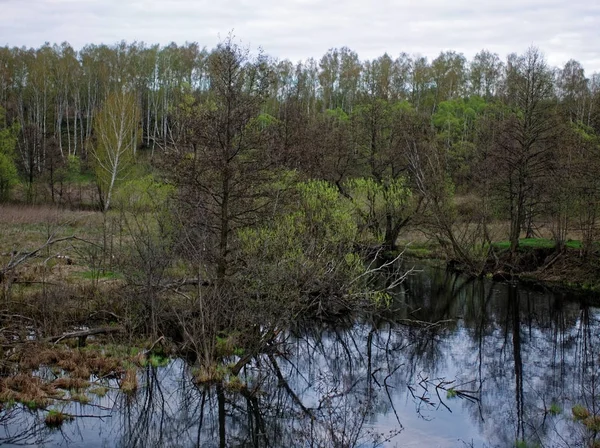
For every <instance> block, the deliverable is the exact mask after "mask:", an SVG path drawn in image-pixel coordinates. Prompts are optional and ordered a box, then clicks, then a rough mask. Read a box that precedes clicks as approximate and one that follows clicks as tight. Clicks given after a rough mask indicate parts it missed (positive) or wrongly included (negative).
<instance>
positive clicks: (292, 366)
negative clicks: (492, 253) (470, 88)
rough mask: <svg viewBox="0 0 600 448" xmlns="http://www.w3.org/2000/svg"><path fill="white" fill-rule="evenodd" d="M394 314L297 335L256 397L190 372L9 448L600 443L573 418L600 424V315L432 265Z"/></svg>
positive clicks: (153, 378)
mask: <svg viewBox="0 0 600 448" xmlns="http://www.w3.org/2000/svg"><path fill="white" fill-rule="evenodd" d="M393 307H394V311H393V312H389V313H387V315H386V316H377V317H373V316H371V317H365V316H363V317H361V318H358V319H352V320H351V319H349V320H347V321H346V322H343V323H339V324H336V326H332V325H326V324H322V323H319V324H314V323H313V324H298V326H297V328H294V329H291V330H289V331H288V332H287V333H286V334H282V335H281V337H280V341H279V343H278V344H277V346H274V347H272V353H271V354H266V355H264V356H263V357H261V358H260V359H258V360H256V361H255V362H254V363H253V364H252V365H249V366H248V367H247V368H246V369H245V370H244V371H242V373H241V374H240V377H241V378H242V383H241V384H245V385H246V386H245V387H241V384H240V383H237V382H229V383H228V384H225V385H212V386H210V387H208V386H207V387H197V386H195V385H194V384H193V382H192V380H191V378H192V373H191V367H190V366H188V365H187V364H186V363H185V362H184V361H183V360H180V359H175V360H173V361H171V362H170V363H169V365H168V366H166V367H160V368H152V367H148V368H147V369H145V370H142V371H140V373H139V381H140V385H141V387H140V389H139V391H138V392H137V394H136V395H135V396H134V397H128V396H126V395H123V394H121V393H119V392H118V391H117V390H114V391H111V392H109V393H108V394H107V395H106V396H105V397H103V398H96V399H95V400H94V401H92V402H91V404H89V405H80V404H72V403H71V404H66V405H65V408H64V409H63V411H64V412H68V413H71V414H73V415H76V416H77V417H76V418H75V420H74V421H72V422H68V423H65V424H64V425H63V426H62V428H61V429H59V430H51V429H48V428H46V427H45V425H44V416H45V412H43V411H29V410H26V409H24V408H22V407H21V406H20V405H17V406H14V407H12V408H10V409H5V410H1V411H0V445H3V446H4V445H6V446H17V445H19V446H23V445H25V446H27V445H29V446H48V447H50V446H64V447H113V446H118V447H162V446H165V447H166V446H177V447H193V446H202V447H204V446H206V447H220V446H228V447H229V446H231V447H266V446H272V447H280V446H281V447H292V446H297V447H354V446H356V447H371V446H384V447H394V446H398V447H400V446H401V447H406V446H415V447H416V446H427V447H515V446H519V447H534V446H540V447H552V446H558V447H568V446H580V447H584V446H593V443H594V440H595V437H596V433H595V432H594V426H593V425H590V424H589V420H588V426H586V425H585V424H584V423H583V422H582V421H576V420H575V419H574V418H573V414H572V411H571V409H572V407H573V406H575V405H580V406H582V407H584V408H585V409H586V410H587V411H588V412H589V413H590V415H592V416H594V415H597V414H600V400H599V396H600V391H599V390H598V386H599V385H598V364H599V362H600V360H599V359H598V352H599V349H598V343H599V342H600V341H599V339H600V331H599V330H600V322H599V319H600V309H598V308H594V307H592V306H588V305H586V303H585V300H583V301H581V300H575V299H574V298H573V297H571V296H569V295H558V294H552V293H549V292H543V291H534V290H531V289H528V288H526V287H524V286H520V285H516V284H507V283H494V282H491V281H487V280H476V281H470V280H467V279H464V278H462V277H458V276H455V275H453V274H450V273H447V272H446V271H445V270H443V269H438V268H435V267H428V266H424V267H423V268H422V269H421V272H417V273H415V274H414V275H412V276H410V277H409V278H408V279H407V281H406V282H405V283H404V284H403V285H402V290H401V291H399V292H398V294H397V296H396V297H395V301H394V304H393ZM107 385H108V386H111V384H110V383H108V384H107ZM113 386H114V384H113ZM591 418H593V417H591ZM597 429H600V428H597ZM598 438H599V439H600V436H599V437H598Z"/></svg>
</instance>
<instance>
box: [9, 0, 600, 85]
mask: <svg viewBox="0 0 600 448" xmlns="http://www.w3.org/2000/svg"><path fill="white" fill-rule="evenodd" d="M0 8H1V9H2V14H3V19H2V22H3V25H2V27H1V29H0V45H4V44H6V45H10V46H23V45H24V46H28V47H29V46H32V47H38V46H40V45H42V44H43V43H44V42H46V41H48V42H51V43H54V42H63V41H67V42H69V43H71V45H73V46H74V47H75V48H81V47H82V46H83V45H85V44H88V43H108V44H111V43H114V42H117V41H121V40H127V41H133V40H138V41H145V42H146V43H149V44H150V43H160V44H168V43H170V42H172V41H174V42H177V43H180V44H182V43H184V42H186V41H188V42H198V43H199V44H200V45H201V46H207V47H209V48H211V47H213V46H214V45H216V43H217V42H218V41H219V36H220V37H221V38H223V37H225V36H226V35H227V34H228V33H229V32H230V31H231V30H233V31H234V34H235V35H236V37H237V38H239V39H241V40H242V42H244V43H246V44H250V45H251V46H252V47H253V48H256V47H258V46H261V47H263V48H264V50H265V52H266V53H267V54H270V55H272V56H275V57H278V58H288V59H291V60H292V61H297V60H300V59H306V58H308V57H314V58H317V59H318V58H320V57H321V56H322V55H323V54H324V53H325V52H326V51H327V50H328V49H329V48H332V47H342V46H347V47H349V48H351V49H353V50H355V51H356V52H357V53H358V54H359V56H360V57H361V58H362V59H367V58H369V59H370V58H375V57H377V56H380V55H382V54H383V53H384V52H387V53H388V54H390V55H392V56H395V55H398V54H399V53H400V52H403V51H404V52H407V53H420V54H423V55H425V56H428V57H429V58H430V59H431V58H434V57H436V56H437V55H438V54H439V53H440V51H442V50H455V51H458V52H463V53H464V54H465V55H466V56H467V57H469V58H471V57H472V56H473V55H474V54H475V53H476V52H478V51H479V50H481V49H484V48H485V49H488V50H491V51H494V52H497V53H498V54H500V56H501V57H502V58H504V57H505V56H506V55H507V54H509V53H512V52H516V53H522V52H523V51H524V50H525V49H526V48H527V47H529V46H531V45H536V46H538V47H540V49H542V51H544V53H545V54H546V57H547V59H548V62H549V63H550V64H552V65H557V66H560V65H563V64H564V63H565V62H566V61H567V60H569V59H571V58H572V59H576V60H578V61H579V62H581V63H582V65H583V66H584V67H585V68H586V70H587V73H588V75H589V74H591V73H592V72H594V71H600V45H599V44H600V33H599V32H598V30H599V29H600V5H596V4H595V2H590V1H589V0H571V1H569V2H568V3H567V2H564V1H563V0H504V1H500V0H487V1H481V2H475V1H473V0H455V1H453V2H448V1H446V0H421V1H413V0H373V1H371V2H365V1H364V0H360V1H359V0H263V1H261V2H256V1H249V0H224V1H215V0H213V1H207V0H200V1H191V0H190V1H186V0H145V1H139V0H135V1H133V0H129V1H128V0H28V1H27V2H25V1H23V0H0Z"/></svg>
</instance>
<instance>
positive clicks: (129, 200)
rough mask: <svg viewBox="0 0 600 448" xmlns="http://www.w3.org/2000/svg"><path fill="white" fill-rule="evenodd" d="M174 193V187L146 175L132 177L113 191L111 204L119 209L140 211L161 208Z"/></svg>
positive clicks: (133, 211)
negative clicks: (113, 195)
mask: <svg viewBox="0 0 600 448" xmlns="http://www.w3.org/2000/svg"><path fill="white" fill-rule="evenodd" d="M174 194H175V187H174V186H173V185H170V184H166V183H163V182H159V181H157V180H156V179H155V178H154V176H152V175H147V176H144V177H141V178H137V179H132V180H130V181H127V182H126V183H125V184H123V185H122V186H120V187H119V188H118V189H117V191H116V192H115V197H114V199H113V201H114V202H113V204H114V205H115V206H116V207H117V208H118V209H120V210H124V211H128V212H132V213H142V212H147V211H153V210H161V209H163V208H164V206H165V204H166V203H167V202H168V201H169V200H170V199H171V198H172V197H173V195H174Z"/></svg>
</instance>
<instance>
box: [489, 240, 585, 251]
mask: <svg viewBox="0 0 600 448" xmlns="http://www.w3.org/2000/svg"><path fill="white" fill-rule="evenodd" d="M565 246H566V247H567V248H569V249H581V247H582V245H581V241H578V240H569V241H567V242H566V243H565ZM494 247H495V248H497V249H509V248H510V241H497V242H495V243H494ZM555 247H556V242H555V241H554V240H551V239H549V238H523V239H520V240H519V248H523V249H554V248H555Z"/></svg>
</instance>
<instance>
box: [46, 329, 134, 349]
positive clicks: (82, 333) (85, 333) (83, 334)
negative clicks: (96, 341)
mask: <svg viewBox="0 0 600 448" xmlns="http://www.w3.org/2000/svg"><path fill="white" fill-rule="evenodd" d="M124 330H125V329H124V328H123V327H100V328H91V329H89V330H81V331H73V332H71V333H65V334H61V335H60V336H51V337H49V338H45V339H44V342H53V343H55V344H56V343H58V342H60V341H62V340H64V339H73V338H79V344H80V345H82V346H83V345H85V339H86V338H87V337H88V336H93V335H95V334H109V333H120V332H122V331H124Z"/></svg>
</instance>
